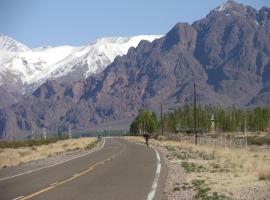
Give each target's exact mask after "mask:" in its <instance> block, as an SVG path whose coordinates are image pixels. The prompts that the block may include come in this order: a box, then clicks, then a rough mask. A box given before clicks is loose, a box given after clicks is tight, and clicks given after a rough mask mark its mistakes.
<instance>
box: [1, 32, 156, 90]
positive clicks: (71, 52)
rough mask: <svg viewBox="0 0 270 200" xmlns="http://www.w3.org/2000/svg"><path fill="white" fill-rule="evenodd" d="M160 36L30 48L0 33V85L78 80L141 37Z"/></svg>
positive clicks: (22, 87) (18, 87) (10, 86)
mask: <svg viewBox="0 0 270 200" xmlns="http://www.w3.org/2000/svg"><path fill="white" fill-rule="evenodd" d="M160 37H161V36H160V35H141V36H135V37H114V38H101V39H98V40H97V41H96V42H95V43H93V44H90V45H86V46H81V47H73V46H59V47H50V46H47V47H41V48H36V49H29V48H28V47H26V46H25V45H23V44H22V43H20V42H17V41H16V40H14V39H12V38H10V37H8V36H5V35H0V87H4V88H5V90H7V91H10V92H16V93H21V94H24V93H29V92H33V90H34V89H36V88H37V87H39V86H40V85H41V84H42V83H44V82H45V81H46V80H48V79H59V80H69V81H78V80H82V79H85V78H87V77H88V76H89V75H91V74H94V73H97V72H100V71H102V70H103V69H104V68H105V67H106V66H107V65H109V64H110V63H112V62H113V60H114V58H115V57H116V56H118V55H120V56H121V55H124V54H126V53H127V51H128V49H129V48H130V47H136V46H137V45H138V44H139V42H140V41H141V40H148V41H153V40H154V39H156V38H160Z"/></svg>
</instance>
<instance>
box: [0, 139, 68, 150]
mask: <svg viewBox="0 0 270 200" xmlns="http://www.w3.org/2000/svg"><path fill="white" fill-rule="evenodd" d="M63 139H67V138H61V139H58V138H48V139H46V140H44V139H39V140H25V141H0V148H2V149H5V148H14V149H16V148H19V147H33V146H40V145H48V144H51V143H56V142H57V141H59V140H63Z"/></svg>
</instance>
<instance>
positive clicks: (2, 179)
mask: <svg viewBox="0 0 270 200" xmlns="http://www.w3.org/2000/svg"><path fill="white" fill-rule="evenodd" d="M105 142H106V140H105V137H104V142H103V144H102V145H101V147H99V148H98V149H95V150H93V151H89V152H87V153H85V154H82V155H79V156H76V157H73V158H70V159H67V160H64V161H61V162H58V163H54V164H52V165H49V166H45V167H40V168H37V169H33V170H30V171H26V172H23V173H19V174H15V175H13V176H8V177H5V178H1V179H0V181H4V180H7V179H11V178H15V177H18V176H21V175H24V174H29V173H32V172H35V171H39V170H42V169H46V168H49V167H53V166H56V165H60V164H62V163H66V162H69V161H71V160H74V159H77V158H81V157H83V156H87V155H89V154H91V153H94V152H96V151H99V150H101V149H103V147H104V145H105Z"/></svg>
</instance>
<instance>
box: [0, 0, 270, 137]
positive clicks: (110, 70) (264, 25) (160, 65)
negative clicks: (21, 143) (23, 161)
mask: <svg viewBox="0 0 270 200" xmlns="http://www.w3.org/2000/svg"><path fill="white" fill-rule="evenodd" d="M269 72H270V9H269V8H266V7H263V8H261V9H260V10H259V11H257V10H255V9H254V8H252V7H250V6H244V5H242V4H238V3H236V2H234V1H227V2H226V3H225V4H223V5H221V6H219V7H218V8H216V9H214V10H212V11H211V12H210V13H209V14H208V15H207V16H206V17H205V18H203V19H201V20H199V21H196V22H194V23H193V24H192V25H190V24H186V23H177V24H176V25H175V26H174V27H173V28H172V29H171V30H170V31H169V32H168V33H167V34H166V35H165V36H164V37H162V38H160V39H156V40H154V41H153V42H148V41H141V42H140V43H139V45H138V46H137V47H136V48H133V47H131V48H130V49H129V50H128V52H127V54H126V55H123V56H117V57H116V58H115V59H114V61H113V62H112V64H110V65H109V66H108V67H107V68H105V69H104V71H101V72H99V73H97V74H94V75H91V76H90V77H88V78H87V79H86V80H85V81H78V82H76V83H70V82H66V81H65V82H61V83H58V82H56V81H47V82H45V83H44V84H43V85H42V86H41V87H39V88H37V90H36V91H35V92H34V93H33V94H32V95H30V96H27V97H25V98H24V99H23V100H22V101H20V102H19V103H17V104H14V105H12V106H10V107H6V108H3V109H1V110H0V135H2V137H3V136H4V135H10V136H16V135H18V134H27V133H29V132H31V131H32V130H33V129H34V127H35V130H37V129H41V128H43V127H46V128H47V129H48V131H52V132H59V131H60V132H62V131H67V130H68V127H69V125H71V126H72V129H75V130H87V129H91V128H93V127H95V126H96V125H100V124H102V123H106V122H108V121H117V120H122V119H131V118H132V117H134V115H135V114H136V113H137V111H138V109H139V108H140V107H147V108H151V109H154V110H155V109H158V107H159V104H160V102H163V104H164V105H165V108H166V110H169V109H171V108H174V107H176V106H178V105H184V104H188V103H190V102H191V101H192V98H193V96H192V88H193V84H194V83H196V85H197V92H198V94H197V95H198V102H199V104H212V105H213V104H214V105H220V106H224V107H226V106H230V105H236V106H254V105H269V99H270V98H269V97H270V96H269V95H270V93H269V91H270V90H269V89H270V85H269V84H270V74H269Z"/></svg>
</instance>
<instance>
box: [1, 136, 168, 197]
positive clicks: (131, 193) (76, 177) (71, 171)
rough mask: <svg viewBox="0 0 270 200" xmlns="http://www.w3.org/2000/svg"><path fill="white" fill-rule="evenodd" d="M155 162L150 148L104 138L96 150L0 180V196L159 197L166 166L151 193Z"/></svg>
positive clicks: (155, 171)
mask: <svg viewBox="0 0 270 200" xmlns="http://www.w3.org/2000/svg"><path fill="white" fill-rule="evenodd" d="M157 163H158V159H157V153H156V151H155V150H153V149H152V148H147V147H145V146H143V145H138V144H133V143H130V142H127V141H124V140H122V139H116V138H114V139H112V138H106V142H105V145H104V147H103V148H102V149H101V150H99V151H97V152H94V153H91V154H88V155H86V156H83V157H80V158H77V159H74V160H71V161H68V162H65V163H62V164H59V165H56V166H53V167H49V168H45V169H42V170H38V171H34V172H31V173H28V174H24V175H21V176H17V177H14V178H10V179H6V180H0V199H1V200H5V199H15V198H18V197H20V198H18V199H59V200H60V199H65V200H66V199H76V200H80V199H91V200H92V199H93V200H100V199H102V200H140V199H142V200H150V199H151V195H152V196H153V194H155V195H154V198H153V199H159V200H161V199H163V197H162V188H163V183H162V182H163V179H164V177H165V170H164V169H165V168H164V167H163V164H162V167H161V174H160V176H159V179H158V184H157V189H156V192H154V190H153V189H154V188H155V183H154V182H155V181H154V179H156V181H157V178H158V177H157V171H158V169H157ZM161 163H163V162H162V161H161ZM14 174H16V168H14Z"/></svg>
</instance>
